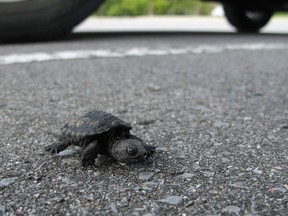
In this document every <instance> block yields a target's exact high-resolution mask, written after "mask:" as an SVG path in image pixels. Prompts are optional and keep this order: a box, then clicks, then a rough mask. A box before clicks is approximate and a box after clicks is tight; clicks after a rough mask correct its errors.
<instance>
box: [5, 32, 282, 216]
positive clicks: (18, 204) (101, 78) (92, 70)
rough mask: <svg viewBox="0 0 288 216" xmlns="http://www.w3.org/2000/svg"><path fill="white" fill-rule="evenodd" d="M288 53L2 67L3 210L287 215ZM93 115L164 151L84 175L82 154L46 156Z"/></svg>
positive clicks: (86, 171)
mask: <svg viewBox="0 0 288 216" xmlns="http://www.w3.org/2000/svg"><path fill="white" fill-rule="evenodd" d="M177 37H178V39H179V40H181V36H179V35H178V36H177ZM255 37H256V36H255ZM186 39H187V38H186ZM107 40H112V39H109V38H108V39H107ZM267 40H268V39H267ZM135 41H137V40H136V39H135V38H134V42H135ZM159 41H161V40H160V39H159ZM120 42H121V40H120ZM120 42H119V43H120ZM222 42H223V43H225V41H222ZM69 43H72V42H67V45H69ZM163 43H167V44H169V43H168V42H167V41H166V42H163ZM167 44H166V45H167ZM164 45H165V44H164ZM164 45H163V44H161V46H164ZM166 45H165V46H166ZM35 46H36V45H35ZM41 46H43V47H44V46H49V44H44V45H43V44H42V45H41ZM287 55H288V52H287V50H277V51H275V50H261V51H260V50H256V51H251V50H250V51H247V50H238V51H237V50H234V51H229V50H227V51H225V52H222V53H202V54H183V55H177V56H173V55H171V56H169V55H167V56H141V57H126V58H117V57H116V58H101V59H97V58H94V59H82V60H73V61H50V62H38V63H29V64H13V65H7V66H1V67H0V77H1V79H0V98H1V100H0V130H1V140H0V156H1V157H0V164H1V166H0V215H97V214H99V215H113V214H114V215H116V214H117V215H135V216H137V215H222V214H223V215H286V214H287V212H288V211H287V205H288V204H287V200H288V172H287V171H288V147H287V146H288V136H287V135H288V129H287V128H288V94H287V92H288V85H287V83H288V75H287V71H288V64H287ZM94 108H97V109H102V110H105V111H107V112H111V113H113V114H114V115H116V116H118V117H120V118H121V119H123V120H125V121H127V122H130V123H131V124H132V126H133V130H132V132H133V133H134V134H135V135H137V136H139V137H141V138H142V139H144V140H145V141H147V143H148V144H151V145H154V146H156V147H157V153H156V155H155V156H154V159H153V163H152V164H132V165H126V164H119V163H113V164H110V165H105V164H104V165H103V164H102V165H100V166H98V167H97V168H95V169H92V168H91V169H83V168H82V167H81V165H80V161H79V157H80V154H81V149H79V148H74V147H73V146H72V147H71V148H69V149H68V150H66V151H65V152H62V153H61V154H60V155H56V156H53V155H50V154H49V153H45V152H44V146H46V145H48V144H50V143H51V142H53V141H54V140H55V139H56V138H55V136H53V135H52V134H51V132H52V133H57V132H59V129H60V128H61V126H62V125H63V124H65V123H66V122H68V121H69V120H71V119H73V118H75V117H77V116H80V115H82V114H84V113H85V112H87V111H89V110H91V109H94Z"/></svg>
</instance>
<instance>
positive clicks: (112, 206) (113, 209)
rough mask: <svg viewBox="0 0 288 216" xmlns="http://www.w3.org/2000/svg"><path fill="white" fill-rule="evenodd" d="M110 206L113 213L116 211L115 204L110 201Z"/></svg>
mask: <svg viewBox="0 0 288 216" xmlns="http://www.w3.org/2000/svg"><path fill="white" fill-rule="evenodd" d="M110 208H111V210H112V211H113V212H114V213H115V214H117V213H118V210H117V206H116V204H115V203H111V205H110Z"/></svg>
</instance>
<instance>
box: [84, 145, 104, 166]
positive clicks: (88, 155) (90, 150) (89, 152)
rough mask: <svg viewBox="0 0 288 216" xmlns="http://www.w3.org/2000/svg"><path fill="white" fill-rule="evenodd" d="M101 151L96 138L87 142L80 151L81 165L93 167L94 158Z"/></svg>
mask: <svg viewBox="0 0 288 216" xmlns="http://www.w3.org/2000/svg"><path fill="white" fill-rule="evenodd" d="M100 152H101V149H100V144H99V142H98V141H97V140H94V141H93V142H91V143H89V144H88V146H87V147H86V148H85V150H84V151H83V153H82V166H83V167H89V166H90V167H95V158H96V157H97V155H98V154H99V153H100Z"/></svg>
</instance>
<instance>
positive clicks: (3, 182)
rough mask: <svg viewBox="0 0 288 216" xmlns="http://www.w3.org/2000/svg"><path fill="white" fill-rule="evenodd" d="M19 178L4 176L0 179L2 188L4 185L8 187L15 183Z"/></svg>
mask: <svg viewBox="0 0 288 216" xmlns="http://www.w3.org/2000/svg"><path fill="white" fill-rule="evenodd" d="M17 179H18V178H16V177H13V178H4V179H2V180H1V181H0V188H2V187H7V186H9V185H11V184H14V183H15V182H16V180H17Z"/></svg>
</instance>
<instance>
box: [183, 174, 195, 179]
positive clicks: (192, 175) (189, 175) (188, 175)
mask: <svg viewBox="0 0 288 216" xmlns="http://www.w3.org/2000/svg"><path fill="white" fill-rule="evenodd" d="M194 176H195V174H193V173H183V174H182V175H181V178H183V179H191V178H192V177H194Z"/></svg>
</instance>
